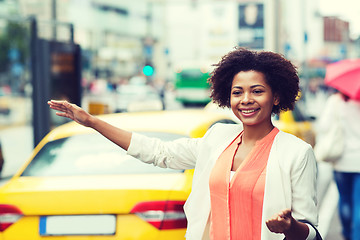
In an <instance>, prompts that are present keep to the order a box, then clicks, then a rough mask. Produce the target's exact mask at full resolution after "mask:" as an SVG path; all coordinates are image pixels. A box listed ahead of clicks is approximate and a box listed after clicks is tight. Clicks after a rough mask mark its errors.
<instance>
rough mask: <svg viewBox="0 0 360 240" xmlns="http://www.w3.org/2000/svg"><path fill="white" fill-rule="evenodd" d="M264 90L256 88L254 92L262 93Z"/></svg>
mask: <svg viewBox="0 0 360 240" xmlns="http://www.w3.org/2000/svg"><path fill="white" fill-rule="evenodd" d="M263 92H264V91H263V90H261V89H255V90H254V93H255V94H260V93H263Z"/></svg>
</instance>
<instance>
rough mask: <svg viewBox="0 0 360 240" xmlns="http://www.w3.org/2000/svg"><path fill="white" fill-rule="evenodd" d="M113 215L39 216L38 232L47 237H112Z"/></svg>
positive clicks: (114, 220) (114, 222)
mask: <svg viewBox="0 0 360 240" xmlns="http://www.w3.org/2000/svg"><path fill="white" fill-rule="evenodd" d="M115 230H116V216H115V215H69V216H41V217H40V223H39V232H40V235H41V236H49V235H58V236H59V235H60V236H61V235H114V234H115Z"/></svg>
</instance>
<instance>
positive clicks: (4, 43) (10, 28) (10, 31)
mask: <svg viewBox="0 0 360 240" xmlns="http://www.w3.org/2000/svg"><path fill="white" fill-rule="evenodd" d="M28 32H29V30H28V27H27V26H26V25H24V24H21V23H17V22H11V21H10V22H8V24H7V26H6V27H5V30H4V31H3V33H2V34H0V74H1V73H6V72H8V71H9V70H10V66H11V64H12V61H13V59H11V56H9V55H10V52H11V51H16V52H17V56H16V57H17V59H16V61H17V62H18V63H20V64H22V65H23V66H24V65H25V64H26V60H27V58H28V55H29V34H28Z"/></svg>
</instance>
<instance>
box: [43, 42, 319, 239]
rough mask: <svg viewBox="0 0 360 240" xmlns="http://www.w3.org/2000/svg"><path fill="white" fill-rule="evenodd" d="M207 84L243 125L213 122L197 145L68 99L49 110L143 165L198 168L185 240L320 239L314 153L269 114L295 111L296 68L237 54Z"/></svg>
mask: <svg viewBox="0 0 360 240" xmlns="http://www.w3.org/2000/svg"><path fill="white" fill-rule="evenodd" d="M209 83H210V84H211V91H212V92H211V97H212V99H213V101H214V102H215V103H217V104H218V105H219V106H220V107H229V108H231V109H232V111H233V112H234V114H235V115H236V117H237V118H239V120H240V121H241V122H242V124H221V123H218V124H215V125H214V126H213V127H212V128H210V129H209V130H208V132H207V133H206V134H205V136H204V137H202V138H198V139H179V140H175V141H172V142H162V141H160V140H158V139H155V138H149V137H146V136H143V135H140V134H138V133H131V132H128V131H125V130H123V129H119V128H115V127H113V126H112V125H110V124H108V123H106V122H104V121H102V120H100V119H98V118H96V117H94V116H91V115H90V114H88V113H87V112H86V111H84V110H83V109H81V108H80V107H78V106H76V105H74V104H70V103H68V102H66V101H55V100H51V101H49V105H50V107H51V108H52V109H55V110H57V111H59V112H57V115H59V116H62V117H68V118H70V119H72V120H74V121H76V122H78V123H80V124H82V125H84V126H87V127H91V128H93V129H95V130H96V131H98V132H99V133H101V134H102V135H104V136H105V137H106V138H108V139H109V140H111V141H113V142H114V143H115V144H117V145H119V146H120V147H122V148H123V149H125V150H127V153H128V154H130V155H132V156H134V157H136V158H138V159H140V160H142V161H144V162H146V163H152V164H154V165H156V166H159V167H169V168H175V169H191V168H195V171H194V177H193V184H192V191H191V193H190V195H189V197H188V200H187V201H186V204H185V206H184V210H185V214H186V216H187V220H188V227H187V232H186V238H187V239H191V240H200V239H213V240H214V239H216V240H221V239H232V240H237V239H239V240H245V239H246V240H248V239H254V240H260V239H262V240H277V239H279V240H280V239H281V240H282V239H284V237H286V239H287V240H292V239H303V240H305V239H317V237H319V238H318V239H321V237H320V235H319V234H318V233H317V230H316V225H317V218H318V214H317V197H316V174H317V167H316V161H315V157H314V154H313V151H312V147H311V146H310V145H309V144H307V143H305V142H304V141H302V140H300V139H298V138H297V137H295V136H293V135H290V134H287V133H285V132H282V131H280V130H279V129H277V128H276V127H274V125H273V124H272V122H271V116H272V114H277V113H279V112H280V111H282V110H289V109H293V107H294V104H295V100H296V97H297V95H298V92H299V78H298V75H297V71H296V68H295V67H294V65H293V64H292V63H291V62H290V61H288V60H286V59H285V58H283V57H282V56H281V55H279V54H276V53H273V52H267V51H259V52H257V51H251V50H247V49H245V48H235V49H234V50H233V51H231V52H229V53H228V54H226V55H225V56H224V57H223V58H222V59H221V60H220V62H219V63H217V64H215V69H214V71H213V72H212V74H211V77H210V78H209Z"/></svg>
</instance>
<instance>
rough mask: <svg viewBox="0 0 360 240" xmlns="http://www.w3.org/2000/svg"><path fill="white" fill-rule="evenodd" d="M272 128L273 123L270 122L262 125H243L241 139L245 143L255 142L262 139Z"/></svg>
mask: <svg viewBox="0 0 360 240" xmlns="http://www.w3.org/2000/svg"><path fill="white" fill-rule="evenodd" d="M273 129H274V125H273V124H272V122H270V123H269V124H266V125H263V126H258V125H244V133H243V136H242V141H243V142H245V143H246V142H247V143H255V142H256V141H258V140H261V139H263V138H264V137H265V136H266V135H268V134H269V133H270V132H271V131H272V130H273Z"/></svg>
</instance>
